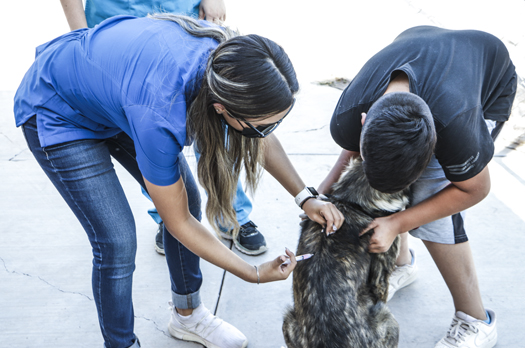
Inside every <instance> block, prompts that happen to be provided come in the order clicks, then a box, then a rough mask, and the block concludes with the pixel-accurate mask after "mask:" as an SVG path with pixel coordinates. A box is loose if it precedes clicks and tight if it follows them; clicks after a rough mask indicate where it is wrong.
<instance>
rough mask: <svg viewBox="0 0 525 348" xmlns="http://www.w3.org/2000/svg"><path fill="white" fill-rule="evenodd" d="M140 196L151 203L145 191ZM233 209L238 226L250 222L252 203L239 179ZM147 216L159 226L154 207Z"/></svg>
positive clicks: (228, 228) (158, 217)
mask: <svg viewBox="0 0 525 348" xmlns="http://www.w3.org/2000/svg"><path fill="white" fill-rule="evenodd" d="M194 148H195V147H194ZM195 157H196V158H197V161H198V160H199V158H200V154H199V152H198V150H197V148H195ZM142 194H144V196H146V197H147V198H148V199H149V200H150V201H151V198H150V196H149V195H148V193H147V192H146V190H144V189H142ZM233 209H235V212H236V213H237V222H238V223H239V225H244V224H245V223H247V222H249V221H250V213H251V212H252V202H250V199H249V198H248V196H247V195H246V193H245V192H244V189H243V187H242V183H241V180H240V179H239V180H238V181H237V191H236V192H235V200H234V201H233ZM148 214H149V215H150V216H151V218H152V219H153V220H155V222H156V223H158V224H160V223H161V222H162V219H161V218H160V215H159V213H158V212H157V209H156V208H155V207H153V208H151V209H149V210H148ZM221 229H223V230H224V231H229V230H231V229H232V227H227V226H221Z"/></svg>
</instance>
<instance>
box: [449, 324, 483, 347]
mask: <svg viewBox="0 0 525 348" xmlns="http://www.w3.org/2000/svg"><path fill="white" fill-rule="evenodd" d="M478 331H479V329H478V328H477V327H476V326H475V325H474V323H468V322H466V321H464V320H461V319H458V318H453V319H452V324H451V325H450V329H448V332H447V337H445V341H447V342H448V343H450V344H452V345H453V346H454V347H457V345H458V343H461V342H463V341H465V340H466V338H467V336H469V335H470V334H471V333H474V334H476V333H478Z"/></svg>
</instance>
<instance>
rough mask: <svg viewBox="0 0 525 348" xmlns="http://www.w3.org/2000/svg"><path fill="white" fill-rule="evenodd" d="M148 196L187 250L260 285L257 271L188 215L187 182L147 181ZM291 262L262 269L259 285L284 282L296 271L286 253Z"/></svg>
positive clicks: (279, 260)
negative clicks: (160, 182) (170, 183)
mask: <svg viewBox="0 0 525 348" xmlns="http://www.w3.org/2000/svg"><path fill="white" fill-rule="evenodd" d="M144 182H145V183H146V187H147V189H148V193H149V195H150V197H151V199H152V200H153V203H154V204H155V207H156V208H157V211H158V212H159V214H160V217H161V218H162V220H163V221H164V224H165V226H166V228H167V229H168V231H169V232H170V233H171V234H172V235H173V237H175V238H177V240H178V241H179V242H181V243H182V244H183V245H184V246H185V247H187V248H188V249H189V250H191V251H192V252H193V253H194V254H196V255H197V256H199V257H201V258H203V259H204V260H206V261H208V262H210V263H212V264H214V265H216V266H218V267H220V268H222V269H224V270H226V271H228V272H230V273H232V274H234V275H236V276H237V277H239V278H241V279H243V280H245V281H248V282H252V283H256V282H257V272H256V270H255V267H253V266H252V265H250V264H248V263H247V262H245V261H244V260H243V259H241V258H240V257H239V256H237V255H236V254H234V253H233V252H232V251H231V250H229V249H228V248H227V247H226V246H224V244H222V243H221V242H220V241H219V240H218V239H217V238H216V237H215V236H214V235H213V234H212V233H211V232H209V231H208V230H207V229H206V228H205V227H204V226H203V225H202V224H201V223H200V222H199V221H197V220H196V219H195V218H194V217H193V216H192V215H191V214H190V212H189V209H188V197H187V195H186V189H185V187H184V182H183V180H182V178H180V179H179V180H178V181H177V182H176V183H175V184H173V185H169V186H157V185H154V184H152V183H150V182H149V181H147V180H146V178H144ZM287 255H288V256H289V257H290V260H292V263H291V264H289V265H283V264H282V263H283V262H284V261H286V258H285V256H284V255H281V256H279V257H277V258H276V259H274V260H273V261H270V262H266V263H264V264H262V265H260V266H259V276H260V282H261V283H263V282H269V281H274V280H283V279H286V278H287V277H288V275H290V273H291V272H292V271H293V269H294V267H295V265H296V262H295V256H294V255H293V253H292V252H289V251H287Z"/></svg>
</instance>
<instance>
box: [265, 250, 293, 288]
mask: <svg viewBox="0 0 525 348" xmlns="http://www.w3.org/2000/svg"><path fill="white" fill-rule="evenodd" d="M286 255H287V256H285V255H280V256H279V257H277V258H275V259H274V260H272V261H268V262H265V263H263V264H261V265H260V266H258V268H259V282H260V283H267V282H273V281H276V280H285V279H286V278H288V276H289V275H290V273H292V271H293V270H294V268H295V266H296V265H297V261H296V260H295V254H294V253H293V252H291V251H290V250H288V248H286ZM287 260H290V263H286V264H285V262H286V261H287Z"/></svg>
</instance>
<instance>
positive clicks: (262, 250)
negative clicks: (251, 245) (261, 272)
mask: <svg viewBox="0 0 525 348" xmlns="http://www.w3.org/2000/svg"><path fill="white" fill-rule="evenodd" d="M233 245H235V249H237V250H239V251H240V252H241V253H243V254H246V255H250V256H256V255H261V254H263V253H265V252H266V251H268V247H267V246H266V245H264V246H262V247H260V248H259V249H257V250H250V249H246V248H245V247H243V246H242V245H241V244H240V243H239V242H237V240H234V241H233Z"/></svg>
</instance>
